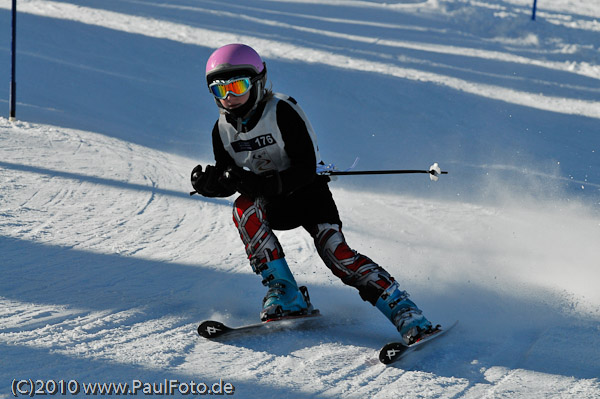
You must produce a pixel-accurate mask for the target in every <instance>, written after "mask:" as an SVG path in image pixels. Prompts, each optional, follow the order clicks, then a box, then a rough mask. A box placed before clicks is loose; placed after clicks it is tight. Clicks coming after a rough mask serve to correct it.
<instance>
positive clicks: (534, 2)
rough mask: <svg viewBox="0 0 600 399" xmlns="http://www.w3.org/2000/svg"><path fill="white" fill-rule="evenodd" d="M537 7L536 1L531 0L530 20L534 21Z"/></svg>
mask: <svg viewBox="0 0 600 399" xmlns="http://www.w3.org/2000/svg"><path fill="white" fill-rule="evenodd" d="M536 5H537V0H533V9H532V10H531V20H532V21H535V8H536Z"/></svg>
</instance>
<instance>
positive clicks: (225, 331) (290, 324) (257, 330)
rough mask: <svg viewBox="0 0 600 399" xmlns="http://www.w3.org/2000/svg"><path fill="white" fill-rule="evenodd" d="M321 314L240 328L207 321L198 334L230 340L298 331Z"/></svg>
mask: <svg viewBox="0 0 600 399" xmlns="http://www.w3.org/2000/svg"><path fill="white" fill-rule="evenodd" d="M320 315H321V313H320V312H319V311H318V310H317V309H315V310H313V311H312V312H311V313H309V314H305V315H300V316H285V317H279V318H276V319H270V320H267V321H263V322H261V323H255V324H247V325H244V326H239V327H231V326H227V325H225V324H224V323H222V322H220V321H216V320H205V321H203V322H202V323H200V325H199V326H198V334H199V335H200V336H201V337H204V338H206V339H210V340H220V339H229V338H234V337H239V336H244V335H251V334H264V333H270V332H275V331H283V330H289V329H296V328H298V327H300V326H302V325H304V324H305V322H307V321H309V320H311V319H314V318H315V317H318V316H320Z"/></svg>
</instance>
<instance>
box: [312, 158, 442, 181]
mask: <svg viewBox="0 0 600 399" xmlns="http://www.w3.org/2000/svg"><path fill="white" fill-rule="evenodd" d="M410 173H427V174H429V177H430V178H431V180H433V181H437V180H438V178H439V177H438V176H439V175H447V174H448V172H446V171H442V170H441V169H440V167H439V165H438V164H437V162H436V163H434V164H433V165H431V167H430V168H429V170H414V169H400V170H350V171H337V170H332V171H324V172H322V173H321V174H322V175H325V176H356V175H395V174H410Z"/></svg>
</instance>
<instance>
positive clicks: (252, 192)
mask: <svg viewBox="0 0 600 399" xmlns="http://www.w3.org/2000/svg"><path fill="white" fill-rule="evenodd" d="M221 182H222V183H223V185H224V186H227V187H232V188H235V190H236V191H238V192H240V193H242V194H244V195H246V196H248V197H250V198H257V197H272V196H275V195H278V194H281V176H280V175H279V172H278V171H276V170H272V171H268V172H265V173H262V174H260V175H257V174H254V173H252V172H250V171H247V170H244V169H242V168H239V167H232V166H230V167H229V168H227V169H226V170H225V172H224V173H223V177H222V178H221Z"/></svg>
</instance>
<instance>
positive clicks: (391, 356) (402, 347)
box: [379, 320, 458, 364]
mask: <svg viewBox="0 0 600 399" xmlns="http://www.w3.org/2000/svg"><path fill="white" fill-rule="evenodd" d="M457 324H458V320H457V321H455V322H454V323H453V324H451V325H450V327H446V328H442V327H441V326H440V325H438V326H436V328H435V329H434V330H433V331H432V332H430V333H429V334H426V335H425V336H423V337H422V338H421V339H419V340H418V341H417V342H415V343H414V344H411V345H406V344H405V343H404V342H402V341H398V342H390V343H388V344H386V345H384V346H383V348H381V351H380V352H379V361H380V362H381V363H383V364H392V363H394V362H397V361H398V360H400V359H402V358H403V357H404V356H406V354H408V353H410V352H412V351H415V350H417V349H421V345H423V344H425V343H427V342H429V341H432V340H434V339H436V338H439V337H440V336H442V335H444V333H446V332H448V331H450V330H451V329H452V328H454V326H456V325H457Z"/></svg>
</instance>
